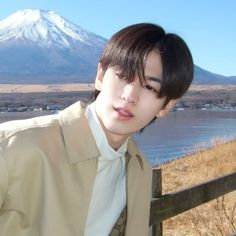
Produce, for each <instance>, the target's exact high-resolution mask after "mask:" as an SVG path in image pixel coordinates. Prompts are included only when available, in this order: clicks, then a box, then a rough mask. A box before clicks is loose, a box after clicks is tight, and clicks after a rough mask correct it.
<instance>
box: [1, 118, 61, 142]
mask: <svg viewBox="0 0 236 236" xmlns="http://www.w3.org/2000/svg"><path fill="white" fill-rule="evenodd" d="M58 124H59V122H58V114H52V115H45V116H38V117H34V118H30V119H23V120H13V121H8V122H5V123H2V124H0V142H3V141H4V140H7V139H9V138H11V137H13V136H16V135H20V134H22V133H27V132H28V133H29V132H30V133H32V132H34V131H36V130H40V128H49V127H53V126H56V125H58Z"/></svg>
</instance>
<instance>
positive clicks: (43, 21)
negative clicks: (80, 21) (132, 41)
mask: <svg viewBox="0 0 236 236" xmlns="http://www.w3.org/2000/svg"><path fill="white" fill-rule="evenodd" d="M15 40H21V41H24V40H25V41H31V42H33V43H37V44H38V45H39V46H42V47H47V48H48V47H52V46H53V47H74V46H76V45H77V44H78V43H84V44H86V45H89V46H102V45H104V43H105V39H103V38H102V37H100V36H97V35H95V34H93V33H91V32H89V31H87V30H85V29H82V28H81V27H78V26H76V25H74V24H73V23H71V22H69V21H68V20H66V19H64V18H63V17H61V16H59V15H57V14H56V13H55V12H53V11H47V10H32V9H24V10H19V11H17V12H15V13H13V14H12V15H10V16H9V17H7V18H5V19H4V20H2V21H0V44H4V43H5V44H6V43H9V42H10V41H15Z"/></svg>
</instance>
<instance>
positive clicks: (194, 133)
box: [135, 110, 236, 164]
mask: <svg viewBox="0 0 236 236" xmlns="http://www.w3.org/2000/svg"><path fill="white" fill-rule="evenodd" d="M135 138H136V141H137V143H138V144H139V146H140V147H141V150H142V151H143V152H144V153H145V154H146V156H147V158H148V160H149V162H150V163H151V164H155V163H158V162H165V161H168V160H171V159H175V158H177V157H181V156H183V155H185V154H188V153H190V152H193V151H196V150H199V149H201V148H206V147H209V146H210V145H212V142H214V140H217V139H218V140H219V139H223V140H229V139H235V138H236V111H202V110H194V111H192V110H191V111H187V110H186V111H177V112H170V113H169V114H168V116H167V117H165V118H164V119H160V120H158V121H157V122H155V123H154V124H152V125H150V126H149V127H147V128H146V129H145V130H144V132H143V133H142V134H141V135H136V137H135ZM235 148H236V147H235Z"/></svg>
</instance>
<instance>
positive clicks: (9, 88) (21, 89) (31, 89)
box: [0, 83, 236, 93]
mask: <svg viewBox="0 0 236 236" xmlns="http://www.w3.org/2000/svg"><path fill="white" fill-rule="evenodd" d="M91 90H94V83H61V84H23V83H20V84H11V83H9V84H5V83H4V84H0V93H40V92H70V91H71V92H72V91H91ZM216 90H226V91H232V90H236V84H192V85H191V87H190V89H189V91H216Z"/></svg>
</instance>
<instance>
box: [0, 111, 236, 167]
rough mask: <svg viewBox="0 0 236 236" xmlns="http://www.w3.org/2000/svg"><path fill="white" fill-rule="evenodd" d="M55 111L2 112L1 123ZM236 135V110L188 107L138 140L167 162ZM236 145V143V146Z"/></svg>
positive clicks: (157, 159)
mask: <svg viewBox="0 0 236 236" xmlns="http://www.w3.org/2000/svg"><path fill="white" fill-rule="evenodd" d="M45 114H51V112H45V111H43V112H9V113H1V114H0V123H1V122H4V121H7V120H13V119H23V118H29V117H32V116H38V115H45ZM235 138H236V111H202V110H194V111H192V110H189V111H187V110H184V111H176V112H170V113H169V114H168V115H167V117H165V118H164V119H160V120H158V121H156V122H155V123H154V124H152V125H150V126H148V127H147V128H146V129H145V130H144V131H143V133H142V134H141V135H139V134H137V135H135V140H136V142H137V143H138V144H139V146H140V148H141V150H142V151H143V152H144V154H145V155H146V156H147V158H148V161H149V162H150V163H151V164H155V163H158V162H165V161H168V160H172V159H175V158H177V157H180V156H183V155H185V154H188V153H190V152H192V151H195V150H196V149H200V148H205V147H208V146H210V145H211V144H212V141H214V140H215V139H224V140H229V139H235ZM235 148H236V147H235Z"/></svg>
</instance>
